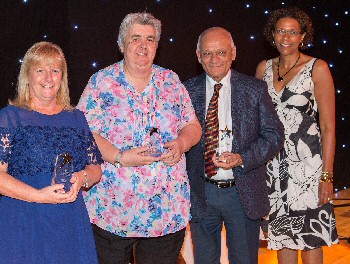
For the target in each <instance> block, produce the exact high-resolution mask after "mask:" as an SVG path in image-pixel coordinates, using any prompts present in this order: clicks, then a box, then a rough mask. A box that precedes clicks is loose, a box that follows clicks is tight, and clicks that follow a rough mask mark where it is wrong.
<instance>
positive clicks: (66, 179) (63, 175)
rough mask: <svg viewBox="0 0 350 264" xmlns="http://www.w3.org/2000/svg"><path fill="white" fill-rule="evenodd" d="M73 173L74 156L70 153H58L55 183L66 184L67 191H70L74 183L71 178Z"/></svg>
mask: <svg viewBox="0 0 350 264" xmlns="http://www.w3.org/2000/svg"><path fill="white" fill-rule="evenodd" d="M72 175H73V157H72V156H70V155H69V154H68V153H63V154H58V155H57V156H56V164H55V170H54V177H53V182H54V183H62V184H64V190H65V192H68V191H69V189H70V187H71V186H72V183H71V182H70V179H71V178H72Z"/></svg>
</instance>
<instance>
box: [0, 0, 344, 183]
mask: <svg viewBox="0 0 350 264" xmlns="http://www.w3.org/2000/svg"><path fill="white" fill-rule="evenodd" d="M291 5H295V6H298V7H299V8H301V9H303V10H304V11H306V12H307V13H308V14H309V15H310V17H311V18H312V20H313V22H314V28H315V37H314V45H313V46H312V47H311V48H310V49H308V50H307V51H306V53H307V54H309V55H311V56H314V57H318V58H322V59H324V60H325V61H327V62H328V63H329V66H330V68H331V71H332V74H333V78H334V82H335V87H336V91H337V151H336V162H335V187H336V188H337V189H342V188H344V187H346V186H350V177H349V175H350V155H349V154H350V140H349V134H350V133H349V131H350V129H349V125H350V122H349V121H350V114H349V107H348V106H349V105H350V104H349V99H350V89H349V88H348V86H349V83H350V82H349V81H350V78H349V76H350V67H349V61H350V56H349V54H350V45H349V32H350V22H349V21H350V14H349V12H350V1H349V0H314V1H305V0H301V1H258V0H255V1H241V0H220V1H218V0H216V1H215V0H212V1H209V0H158V1H157V0H134V1H133V0H114V1H112V0H26V1H23V0H1V1H0V25H1V28H0V81H1V82H0V107H4V106H5V105H6V104H7V100H8V98H12V97H13V96H14V94H15V89H16V82H17V79H16V78H17V75H18V72H19V67H20V60H21V59H22V58H23V56H24V54H25V52H26V51H27V49H28V48H29V47H30V46H32V45H33V44H34V43H35V42H38V41H42V40H46V41H51V42H54V43H56V44H58V45H59V46H61V48H62V49H63V51H64V52H65V54H66V58H67V62H68V71H69V74H68V76H69V84H70V91H71V98H72V103H73V104H76V103H77V102H78V99H79V97H80V95H81V93H82V91H83V89H84V87H85V85H86V83H87V82H88V79H89V77H90V76H91V75H92V74H93V73H95V72H96V71H98V70H99V69H102V68H104V67H106V66H108V65H110V64H112V63H114V62H116V61H118V60H120V59H121V58H122V56H121V54H120V53H119V50H118V47H117V35H118V30H119V25H120V23H121V21H122V19H123V18H124V16H125V15H126V14H128V13H130V12H139V11H148V12H151V13H153V15H154V16H156V17H157V18H158V19H160V20H161V21H162V27H163V31H162V36H161V41H160V43H159V48H158V51H157V56H156V60H155V62H156V64H158V65H160V66H163V67H166V68H170V69H172V70H174V71H175V72H176V73H177V74H178V75H179V76H180V78H181V80H182V81H185V80H187V79H189V78H190V77H192V76H194V75H197V74H199V73H201V72H202V68H201V66H200V65H199V64H198V62H197V58H196V56H195V48H196V43H197V39H198V35H199V34H200V33H201V32H202V31H203V30H205V29H206V28H208V27H212V26H221V27H224V28H226V29H227V30H229V31H230V32H231V33H232V35H233V39H234V41H235V44H236V46H237V59H236V61H235V62H234V64H233V67H234V68H235V69H236V70H238V71H240V72H243V73H246V74H249V75H254V73H255V67H256V65H257V64H258V63H259V62H260V61H261V60H263V59H267V58H271V57H274V56H277V51H275V50H274V49H273V48H272V47H269V46H268V44H267V43H266V41H265V40H264V37H263V35H262V30H263V26H264V24H265V22H266V18H267V16H268V14H269V13H270V12H271V11H272V10H274V9H277V8H281V7H286V6H291Z"/></svg>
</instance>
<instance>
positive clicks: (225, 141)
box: [216, 126, 232, 156]
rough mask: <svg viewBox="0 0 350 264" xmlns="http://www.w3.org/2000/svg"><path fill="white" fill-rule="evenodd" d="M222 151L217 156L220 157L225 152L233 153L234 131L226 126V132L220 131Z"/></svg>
mask: <svg viewBox="0 0 350 264" xmlns="http://www.w3.org/2000/svg"><path fill="white" fill-rule="evenodd" d="M220 132H221V133H220V134H221V136H220V142H219V144H220V151H217V153H216V155H217V156H220V155H221V154H222V153H224V152H231V149H232V147H231V142H232V138H231V134H232V131H231V130H229V129H228V127H227V126H226V127H225V129H224V130H220Z"/></svg>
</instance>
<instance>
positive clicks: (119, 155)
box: [114, 151, 123, 169]
mask: <svg viewBox="0 0 350 264" xmlns="http://www.w3.org/2000/svg"><path fill="white" fill-rule="evenodd" d="M122 154H123V152H122V151H119V153H118V155H117V156H116V157H115V162H114V166H115V167H116V168H118V169H120V168H121V167H122V164H121V163H120V159H121V158H122Z"/></svg>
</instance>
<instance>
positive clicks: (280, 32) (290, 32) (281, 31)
mask: <svg viewBox="0 0 350 264" xmlns="http://www.w3.org/2000/svg"><path fill="white" fill-rule="evenodd" d="M276 33H277V34H278V35H280V36H282V35H286V34H288V36H290V37H296V36H298V35H300V34H301V32H299V31H296V30H294V29H291V30H285V29H282V28H279V29H276Z"/></svg>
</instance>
